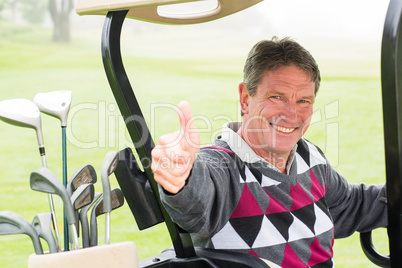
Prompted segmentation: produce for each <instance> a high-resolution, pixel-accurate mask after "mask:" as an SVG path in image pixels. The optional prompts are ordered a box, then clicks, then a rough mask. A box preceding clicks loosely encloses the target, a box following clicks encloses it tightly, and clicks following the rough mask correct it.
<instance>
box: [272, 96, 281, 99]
mask: <svg viewBox="0 0 402 268" xmlns="http://www.w3.org/2000/svg"><path fill="white" fill-rule="evenodd" d="M280 98H281V97H279V96H271V99H275V100H279V99H280Z"/></svg>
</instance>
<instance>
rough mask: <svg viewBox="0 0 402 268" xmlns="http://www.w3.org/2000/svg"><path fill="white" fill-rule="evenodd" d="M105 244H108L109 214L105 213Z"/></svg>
mask: <svg viewBox="0 0 402 268" xmlns="http://www.w3.org/2000/svg"><path fill="white" fill-rule="evenodd" d="M105 244H110V212H106V213H105Z"/></svg>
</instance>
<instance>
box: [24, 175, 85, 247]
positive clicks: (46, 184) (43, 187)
mask: <svg viewBox="0 0 402 268" xmlns="http://www.w3.org/2000/svg"><path fill="white" fill-rule="evenodd" d="M30 186H31V189H32V190H35V191H39V192H44V193H51V194H56V195H58V196H60V197H61V199H62V200H63V204H64V208H65V211H66V218H67V222H68V225H69V226H70V228H71V229H72V234H73V236H74V237H73V238H74V247H73V249H78V248H79V243H78V235H77V229H76V228H75V223H76V219H75V215H74V209H73V205H72V204H71V201H70V196H69V195H68V194H67V191H66V189H65V188H64V186H63V184H62V183H61V182H60V181H59V180H58V179H57V177H56V175H54V174H53V172H51V171H50V169H48V168H45V167H40V168H38V169H36V170H35V171H33V172H32V173H31V176H30Z"/></svg>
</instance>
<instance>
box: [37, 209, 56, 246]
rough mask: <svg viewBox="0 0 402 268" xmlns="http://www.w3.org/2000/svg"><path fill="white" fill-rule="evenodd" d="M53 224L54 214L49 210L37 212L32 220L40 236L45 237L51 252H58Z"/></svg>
mask: <svg viewBox="0 0 402 268" xmlns="http://www.w3.org/2000/svg"><path fill="white" fill-rule="evenodd" d="M51 224H52V215H51V213H49V212H47V213H40V214H36V215H35V217H34V218H33V220H32V226H33V227H34V228H35V230H36V232H37V233H38V235H39V237H41V238H43V239H45V241H46V242H47V244H48V246H49V251H50V253H57V252H58V250H57V245H56V240H55V239H54V236H53V232H52V227H51Z"/></svg>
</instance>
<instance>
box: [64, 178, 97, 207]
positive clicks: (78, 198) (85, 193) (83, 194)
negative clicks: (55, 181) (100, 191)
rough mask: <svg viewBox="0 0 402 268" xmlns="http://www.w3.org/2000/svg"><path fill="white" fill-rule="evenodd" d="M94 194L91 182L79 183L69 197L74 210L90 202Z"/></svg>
mask: <svg viewBox="0 0 402 268" xmlns="http://www.w3.org/2000/svg"><path fill="white" fill-rule="evenodd" d="M94 194H95V187H94V185H93V184H92V183H88V184H83V185H80V186H79V187H78V188H77V190H76V191H75V192H74V193H73V195H72V196H71V198H70V200H71V204H72V205H73V208H74V210H79V209H80V208H82V207H85V206H86V205H88V204H90V203H91V202H92V200H93V199H94Z"/></svg>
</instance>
